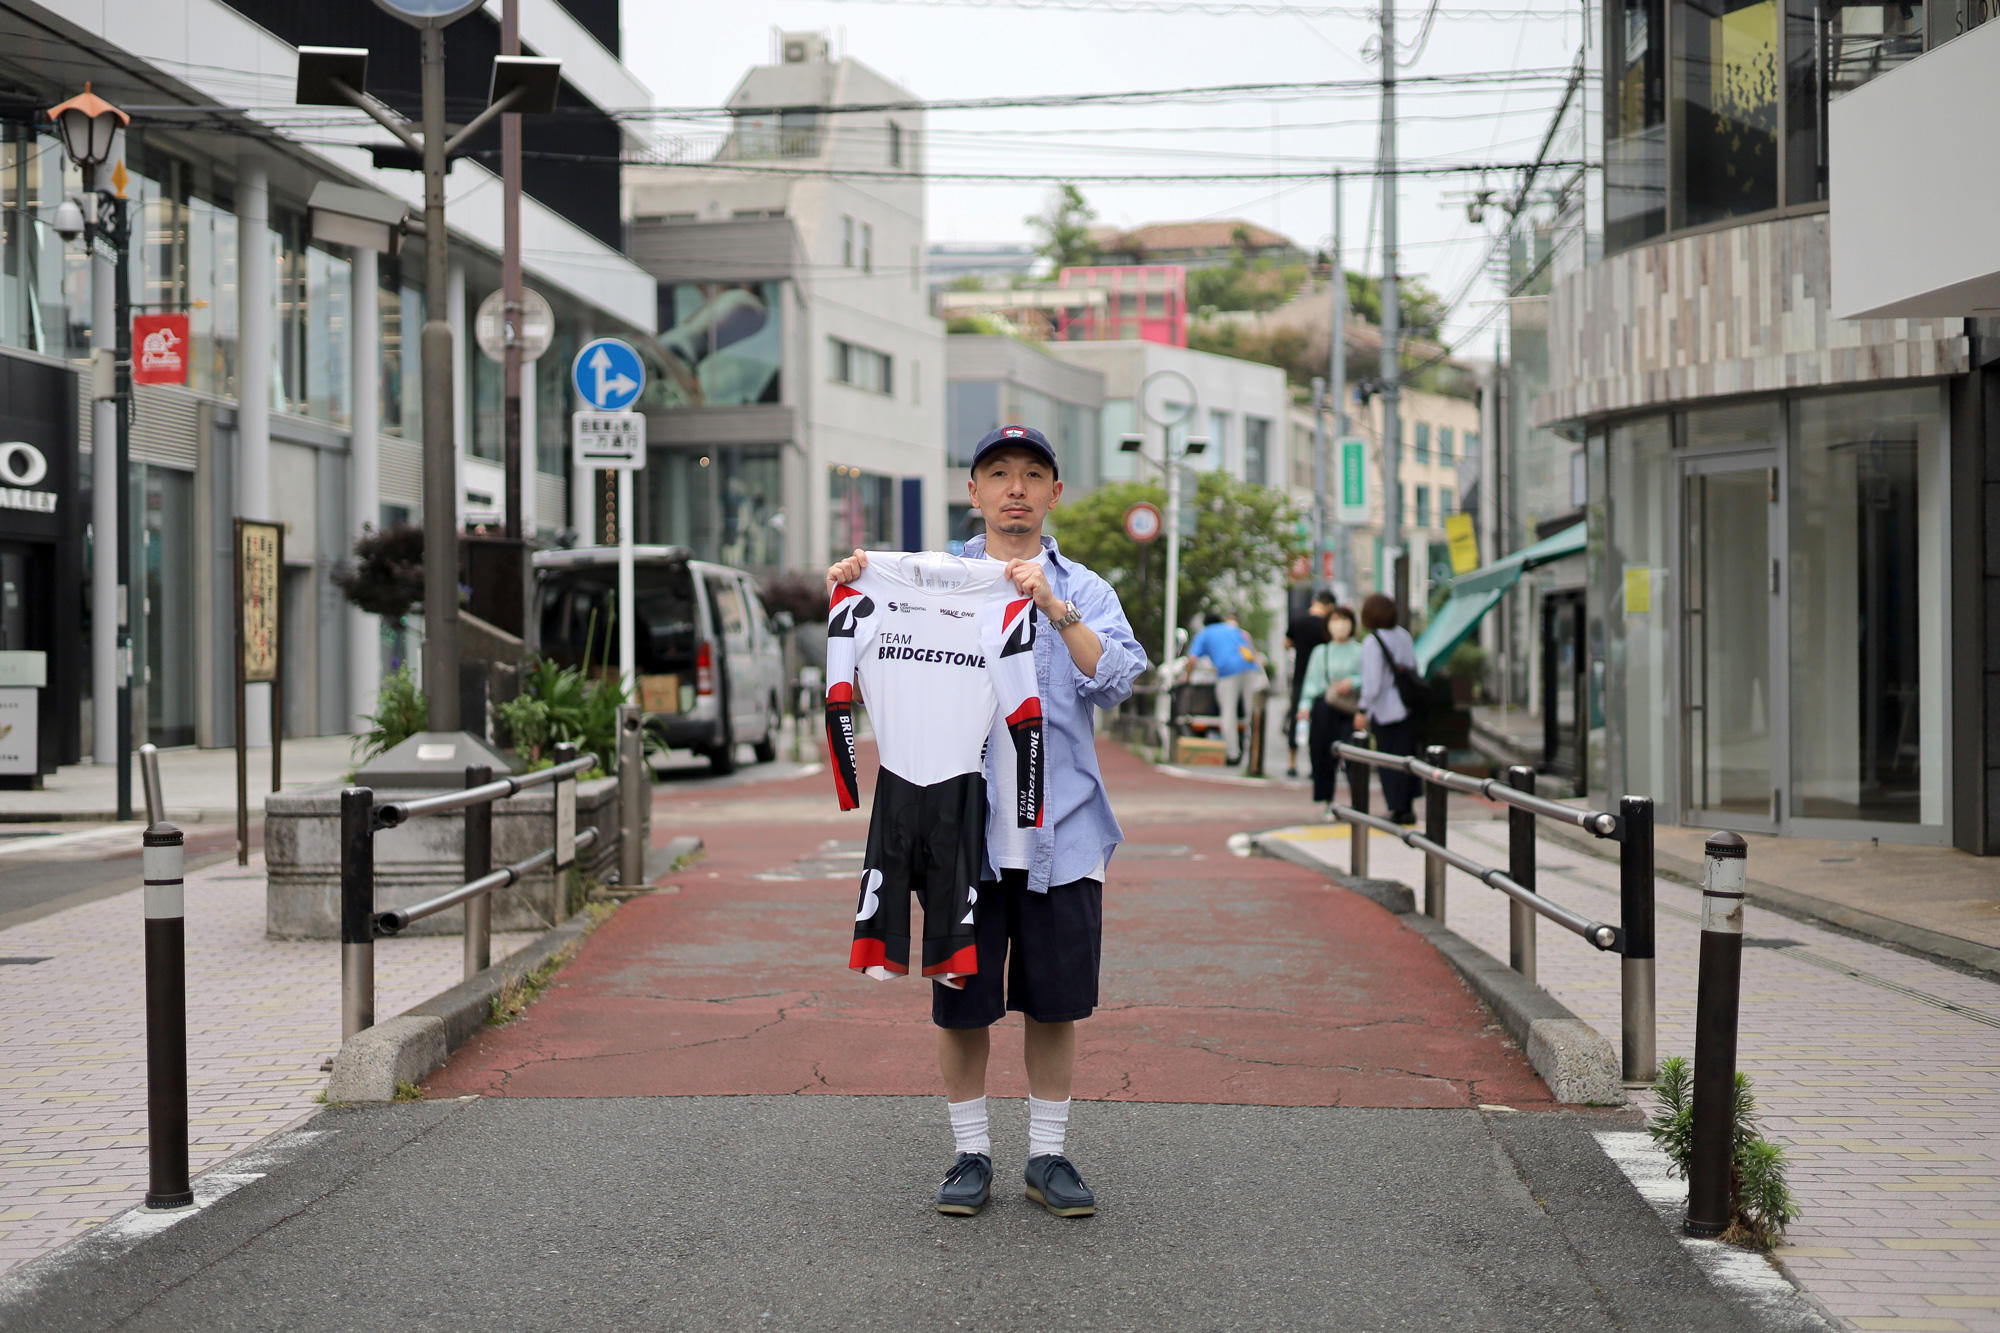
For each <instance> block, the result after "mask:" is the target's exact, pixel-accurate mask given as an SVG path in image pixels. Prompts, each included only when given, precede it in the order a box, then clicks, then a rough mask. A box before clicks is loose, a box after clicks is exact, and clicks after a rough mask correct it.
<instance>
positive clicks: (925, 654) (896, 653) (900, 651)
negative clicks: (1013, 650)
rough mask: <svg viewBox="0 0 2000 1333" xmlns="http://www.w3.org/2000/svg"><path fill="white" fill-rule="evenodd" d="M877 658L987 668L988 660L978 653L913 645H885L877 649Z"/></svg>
mask: <svg viewBox="0 0 2000 1333" xmlns="http://www.w3.org/2000/svg"><path fill="white" fill-rule="evenodd" d="M875 656H876V657H878V658H880V659H881V660H882V661H884V662H935V663H937V664H938V665H940V666H957V667H978V668H979V669H981V670H984V669H985V668H986V659H985V658H983V657H981V656H980V655H979V654H978V653H960V652H953V651H952V650H951V649H949V648H918V647H916V646H914V645H911V644H896V643H885V644H882V645H880V646H879V647H877V648H876V649H875Z"/></svg>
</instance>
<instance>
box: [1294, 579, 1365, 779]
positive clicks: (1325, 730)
mask: <svg viewBox="0 0 2000 1333" xmlns="http://www.w3.org/2000/svg"><path fill="white" fill-rule="evenodd" d="M1360 705H1361V644H1360V642H1359V641H1358V640H1357V639H1355V637H1354V612H1353V611H1351V610H1349V609H1348V608H1347V607H1344V606H1334V607H1332V608H1331V609H1330V610H1328V611H1327V613H1326V642H1325V643H1322V644H1321V645H1320V646H1319V647H1317V648H1315V649H1313V654H1312V657H1311V659H1310V660H1309V661H1308V662H1307V663H1306V671H1305V679H1304V680H1303V681H1302V682H1301V683H1300V686H1299V711H1298V717H1300V718H1304V719H1305V720H1306V724H1307V732H1306V753H1307V756H1308V758H1309V759H1310V761H1311V764H1312V784H1313V801H1314V803H1315V804H1318V805H1322V806H1324V805H1329V804H1331V803H1332V801H1333V788H1334V780H1335V778H1337V777H1338V776H1339V773H1340V763H1339V761H1338V760H1337V759H1336V758H1335V757H1334V752H1333V747H1334V746H1335V745H1337V744H1338V743H1340V742H1341V741H1344V740H1346V739H1347V738H1348V737H1349V736H1352V735H1353V734H1354V713H1355V710H1356V709H1357V708H1359V707H1360Z"/></svg>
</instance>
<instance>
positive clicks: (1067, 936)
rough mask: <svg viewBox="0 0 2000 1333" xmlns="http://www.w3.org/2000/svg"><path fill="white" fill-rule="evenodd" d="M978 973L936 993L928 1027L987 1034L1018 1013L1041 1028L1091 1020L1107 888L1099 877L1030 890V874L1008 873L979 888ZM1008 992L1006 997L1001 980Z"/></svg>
mask: <svg viewBox="0 0 2000 1333" xmlns="http://www.w3.org/2000/svg"><path fill="white" fill-rule="evenodd" d="M972 917H973V929H974V932H975V938H976V940H977V941H978V947H979V971H978V973H977V974H975V975H974V976H971V977H968V978H967V979H966V982H965V989H964V990H951V989H948V988H947V987H944V986H932V987H931V1021H932V1022H933V1023H936V1024H937V1025H938V1026H939V1027H941V1028H983V1027H990V1026H992V1025H993V1024H994V1023H997V1022H999V1021H1000V1017H1001V1015H1002V1014H1004V1013H1006V1011H1007V1010H1009V1009H1017V1010H1019V1011H1020V1012H1022V1013H1024V1014H1026V1015H1027V1016H1028V1017H1030V1018H1032V1019H1034V1020H1035V1021H1036V1022H1039V1023H1068V1022H1072V1021H1074V1020H1076V1019H1079V1018H1088V1017H1090V1014H1091V1011H1092V1010H1093V1009H1095V1008H1096V1007H1097V969H1098V961H1099V958H1100V957H1101V955H1102V953H1103V944H1104V885H1103V883H1102V882H1101V881H1098V880H1094V879H1079V880H1076V881H1073V882H1072V883H1069V884H1056V885H1053V886H1051V887H1050V889H1049V891H1048V892H1047V893H1034V892H1031V891H1030V890H1029V888H1028V872H1027V871H1025V870H1003V871H1001V872H1000V882H999V883H998V884H994V883H992V882H990V881H989V882H987V883H984V884H981V885H980V886H979V901H978V902H977V903H976V904H974V906H973V909H972ZM1003 977H1004V980H1005V994H1004V996H1003V994H1002V979H1003Z"/></svg>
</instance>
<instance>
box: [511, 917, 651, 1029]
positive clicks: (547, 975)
mask: <svg viewBox="0 0 2000 1333" xmlns="http://www.w3.org/2000/svg"><path fill="white" fill-rule="evenodd" d="M617 910H618V904H617V903H615V902H587V903H585V904H584V905H583V914H584V915H586V916H588V917H589V918H590V930H596V929H597V928H598V927H599V926H601V925H603V924H604V920H605V918H606V917H608V916H610V915H611V914H612V913H613V912H615V911H617ZM590 930H586V931H585V932H584V934H585V935H588V934H589V933H590ZM582 947H583V940H582V938H581V937H579V938H577V939H575V940H572V941H571V942H570V943H569V944H568V945H566V946H564V947H563V948H562V949H561V950H560V951H558V952H556V953H554V954H551V955H550V956H549V957H548V958H546V959H544V960H543V961H542V962H541V964H540V965H539V966H537V967H536V968H535V969H534V970H533V971H531V972H528V973H526V974H525V975H522V976H518V977H515V978H514V979H513V980H512V981H509V982H508V983H507V984H506V985H505V986H503V987H502V988H501V990H500V993H499V994H498V995H495V996H494V997H493V999H492V1000H491V1002H490V1011H489V1012H488V1014H487V1016H486V1024H487V1026H488V1027H496V1028H497V1027H502V1026H505V1025H506V1024H508V1023H511V1022H513V1021H514V1020H515V1019H517V1018H519V1017H520V1016H521V1015H522V1013H524V1012H525V1011H526V1010H527V1008H528V1006H529V1005H531V1004H533V1003H534V1002H535V1001H536V1000H538V999H540V998H541V994H542V992H543V991H545V990H547V989H548V988H549V983H550V982H551V981H553V980H555V975H556V973H558V972H560V971H561V970H562V967H563V964H564V963H567V962H568V961H569V960H570V959H572V958H574V957H576V951H577V950H578V949H580V948H582Z"/></svg>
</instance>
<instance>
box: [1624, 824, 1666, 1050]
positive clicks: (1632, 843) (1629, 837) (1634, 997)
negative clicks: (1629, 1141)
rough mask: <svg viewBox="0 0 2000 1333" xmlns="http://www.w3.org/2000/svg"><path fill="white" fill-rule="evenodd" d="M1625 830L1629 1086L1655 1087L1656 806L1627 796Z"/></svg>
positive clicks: (1626, 1030)
mask: <svg viewBox="0 0 2000 1333" xmlns="http://www.w3.org/2000/svg"><path fill="white" fill-rule="evenodd" d="M1618 820H1619V823H1620V825H1621V826H1622V827H1623V829H1624V838H1623V843H1622V845H1621V846H1620V848H1619V851H1618V912H1619V926H1620V928H1621V929H1622V930H1623V932H1624V936H1625V944H1624V950H1623V953H1624V957H1623V958H1622V959H1621V960H1620V962H1619V968H1618V983H1619V1018H1620V1021H1619V1026H1620V1029H1621V1031H1620V1037H1621V1042H1620V1045H1621V1046H1622V1048H1623V1053H1624V1065H1625V1081H1626V1082H1627V1083H1651V1082H1652V1081H1653V1077H1654V1074H1655V1073H1656V1072H1657V1065H1658V1052H1657V1048H1656V1047H1655V1045H1654V1025H1655V1013H1656V1009H1655V1007H1654V997H1653V800H1652V798H1651V797H1650V796H1627V797H1625V798H1623V799H1622V800H1620V801H1619V802H1618Z"/></svg>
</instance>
